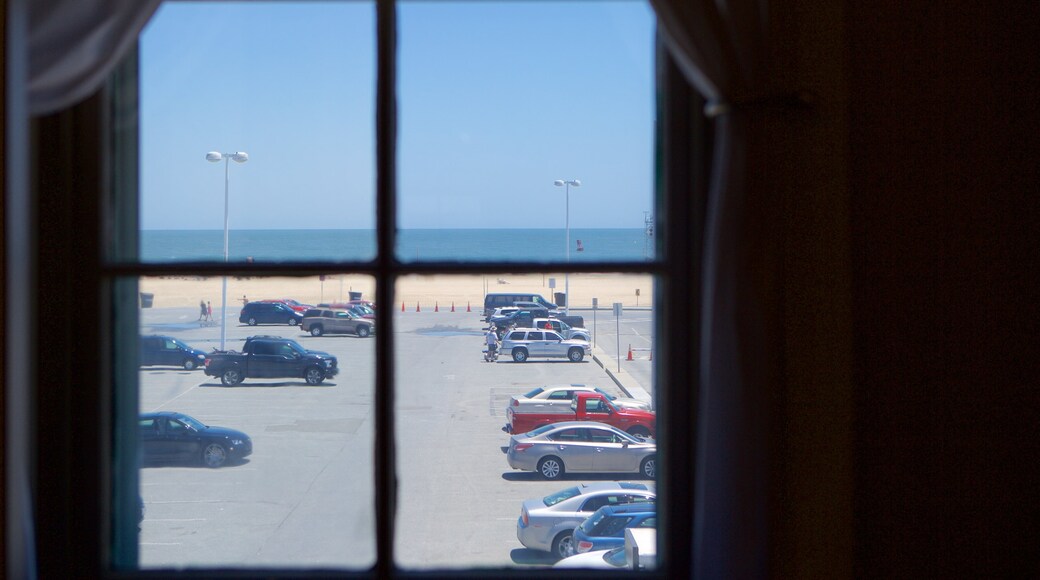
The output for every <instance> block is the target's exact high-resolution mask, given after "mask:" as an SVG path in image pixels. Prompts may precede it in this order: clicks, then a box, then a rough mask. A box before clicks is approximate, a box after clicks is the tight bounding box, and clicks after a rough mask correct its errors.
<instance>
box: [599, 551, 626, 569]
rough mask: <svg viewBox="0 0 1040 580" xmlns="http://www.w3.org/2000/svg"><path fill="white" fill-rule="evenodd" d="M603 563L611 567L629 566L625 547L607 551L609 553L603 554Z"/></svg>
mask: <svg viewBox="0 0 1040 580" xmlns="http://www.w3.org/2000/svg"><path fill="white" fill-rule="evenodd" d="M603 561H604V562H606V563H607V564H610V565H611V566H616V567H618V568H624V567H625V566H627V565H628V560H627V559H626V558H625V547H624V546H618V547H616V548H613V549H610V550H607V552H606V553H605V554H603Z"/></svg>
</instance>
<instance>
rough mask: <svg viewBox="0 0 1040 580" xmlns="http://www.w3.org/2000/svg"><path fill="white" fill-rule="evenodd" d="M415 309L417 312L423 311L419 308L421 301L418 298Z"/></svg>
mask: <svg viewBox="0 0 1040 580" xmlns="http://www.w3.org/2000/svg"><path fill="white" fill-rule="evenodd" d="M415 311H416V312H422V311H421V310H419V301H418V300H416V301H415Z"/></svg>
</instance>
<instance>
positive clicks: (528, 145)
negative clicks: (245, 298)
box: [141, 1, 654, 229]
mask: <svg viewBox="0 0 1040 580" xmlns="http://www.w3.org/2000/svg"><path fill="white" fill-rule="evenodd" d="M398 15H399V31H398V33H399V34H398V43H399V51H398V54H399V61H398V109H399V117H398V192H399V197H398V224H399V226H400V227H403V228H480V227H521V228H523V227H547V228H562V227H563V225H564V224H563V200H564V191H563V188H559V187H554V186H553V180H554V179H580V180H581V181H582V187H581V188H578V189H574V188H572V189H571V195H570V197H571V201H570V203H571V205H570V209H571V211H570V226H571V227H572V228H617V227H632V228H641V227H642V224H643V212H644V211H647V210H650V209H651V199H652V196H651V189H652V185H653V174H652V167H653V163H652V161H653V157H652V156H653V96H654V92H653V60H652V55H653V18H652V14H651V12H650V9H649V8H648V7H647V6H646V4H644V3H641V2H603V3H595V2H574V3H570V2H568V3H560V2H551V3H550V2H514V3H503V2H495V3H491V2H430V1H422V2H402V3H401V4H400V5H399V11H398ZM374 33H375V10H374V6H373V5H372V4H370V3H367V2H349V3H342V4H341V3H314V4H311V3H291V4H290V3H258V4H246V3H229V4H223V3H216V4H210V3H194V2H193V3H183V4H182V3H166V4H164V5H163V7H162V8H160V10H159V12H158V13H157V14H156V16H155V17H154V18H153V20H152V22H151V23H150V24H149V26H148V28H146V30H145V32H144V33H143V35H142V39H141V112H142V119H141V188H142V203H141V227H142V228H143V229H221V228H222V227H223V193H224V166H223V163H220V164H214V163H207V162H206V161H205V153H206V152H207V151H211V150H219V151H221V152H229V151H245V152H248V153H249V156H250V161H249V162H248V163H246V164H244V165H239V164H235V163H232V164H231V189H230V191H231V212H230V216H231V217H230V227H231V228H232V229H272V228H291V229H297V228H371V227H373V226H374V223H375V211H374V202H375V193H374V192H375V173H374V168H375V154H374V150H375V147H374V98H375V38H374Z"/></svg>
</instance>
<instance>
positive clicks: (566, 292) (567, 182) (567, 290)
mask: <svg viewBox="0 0 1040 580" xmlns="http://www.w3.org/2000/svg"><path fill="white" fill-rule="evenodd" d="M553 185H556V186H557V187H560V186H563V187H565V188H566V191H567V202H566V208H565V210H564V216H565V217H564V224H565V226H566V228H567V265H568V267H569V266H570V263H571V186H572V185H573V186H574V187H581V181H579V180H577V179H557V180H556V181H554V182H553ZM568 274H569V273H568V272H564V273H563V296H564V300H565V302H564V304H563V313H564V314H566V315H570V313H571V284H570V278H569V277H568Z"/></svg>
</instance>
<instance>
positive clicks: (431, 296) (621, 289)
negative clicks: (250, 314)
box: [140, 274, 653, 310]
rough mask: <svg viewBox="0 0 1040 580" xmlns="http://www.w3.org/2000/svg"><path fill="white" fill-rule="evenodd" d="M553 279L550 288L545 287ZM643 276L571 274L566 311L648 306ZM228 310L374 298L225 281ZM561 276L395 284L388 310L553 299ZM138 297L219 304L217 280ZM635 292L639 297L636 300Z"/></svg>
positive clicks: (359, 281)
mask: <svg viewBox="0 0 1040 580" xmlns="http://www.w3.org/2000/svg"><path fill="white" fill-rule="evenodd" d="M551 278H554V279H555V282H556V288H555V290H554V289H551V288H550V287H549V284H550V279H551ZM651 279H652V277H651V276H649V275H623V274H575V275H572V276H570V293H571V306H572V307H574V308H582V307H591V306H592V299H593V298H597V299H598V300H599V306H600V308H610V306H611V304H613V303H614V302H621V303H622V304H624V305H625V306H626V307H630V306H650V305H651V297H652V295H653V291H652V284H651ZM227 285H228V294H227V295H228V305H229V306H231V305H235V306H241V305H242V301H243V299H247V300H262V299H269V298H294V299H296V300H299V301H300V302H304V303H306V304H318V303H320V302H336V301H339V300H346V299H348V297H349V294H348V293H349V292H351V291H353V292H361V294H362V297H364V298H368V299H372V298H374V297H375V281H374V280H373V279H372V278H370V277H367V276H360V275H351V274H344V275H329V276H326V277H325V280H324V282H323V281H321V280H320V279H319V278H318V277H316V276H314V277H306V278H235V277H229V278H228V284H227ZM563 288H564V277H563V274H545V275H541V274H517V275H509V274H496V275H493V276H478V275H466V276H447V275H445V276H410V277H406V278H401V279H400V280H399V281H398V283H397V288H396V292H395V298H394V305H395V307H397V308H400V305H401V303H402V302H403V303H404V304H405V306H406V309H407V308H410V309H412V310H414V309H415V307H416V304H419V306H420V307H421V308H422V309H427V308H431V309H432V308H434V307H435V306H436V307H439V308H450V307H451V305H452V303H454V305H455V308H456V309H459V308H466V306H467V304H469V305H470V306H471V307H472V308H474V309H476V308H478V307H483V304H484V294H485V293H486V292H513V291H516V292H533V293H537V294H541V295H542V296H544V297H545V298H546V299H549V300H552V299H553V292H563ZM140 291H141V292H145V293H149V294H152V295H153V302H152V307H153V308H171V307H187V306H192V307H194V306H198V304H199V301H200V300H206V301H209V302H211V303H212V304H213V305H214V307H216V305H218V304H219V303H220V291H221V278H219V277H208V278H203V277H190V278H189V277H153V278H141V280H140ZM637 291H638V293H639V295H638V296H637V295H636V292H637Z"/></svg>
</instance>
